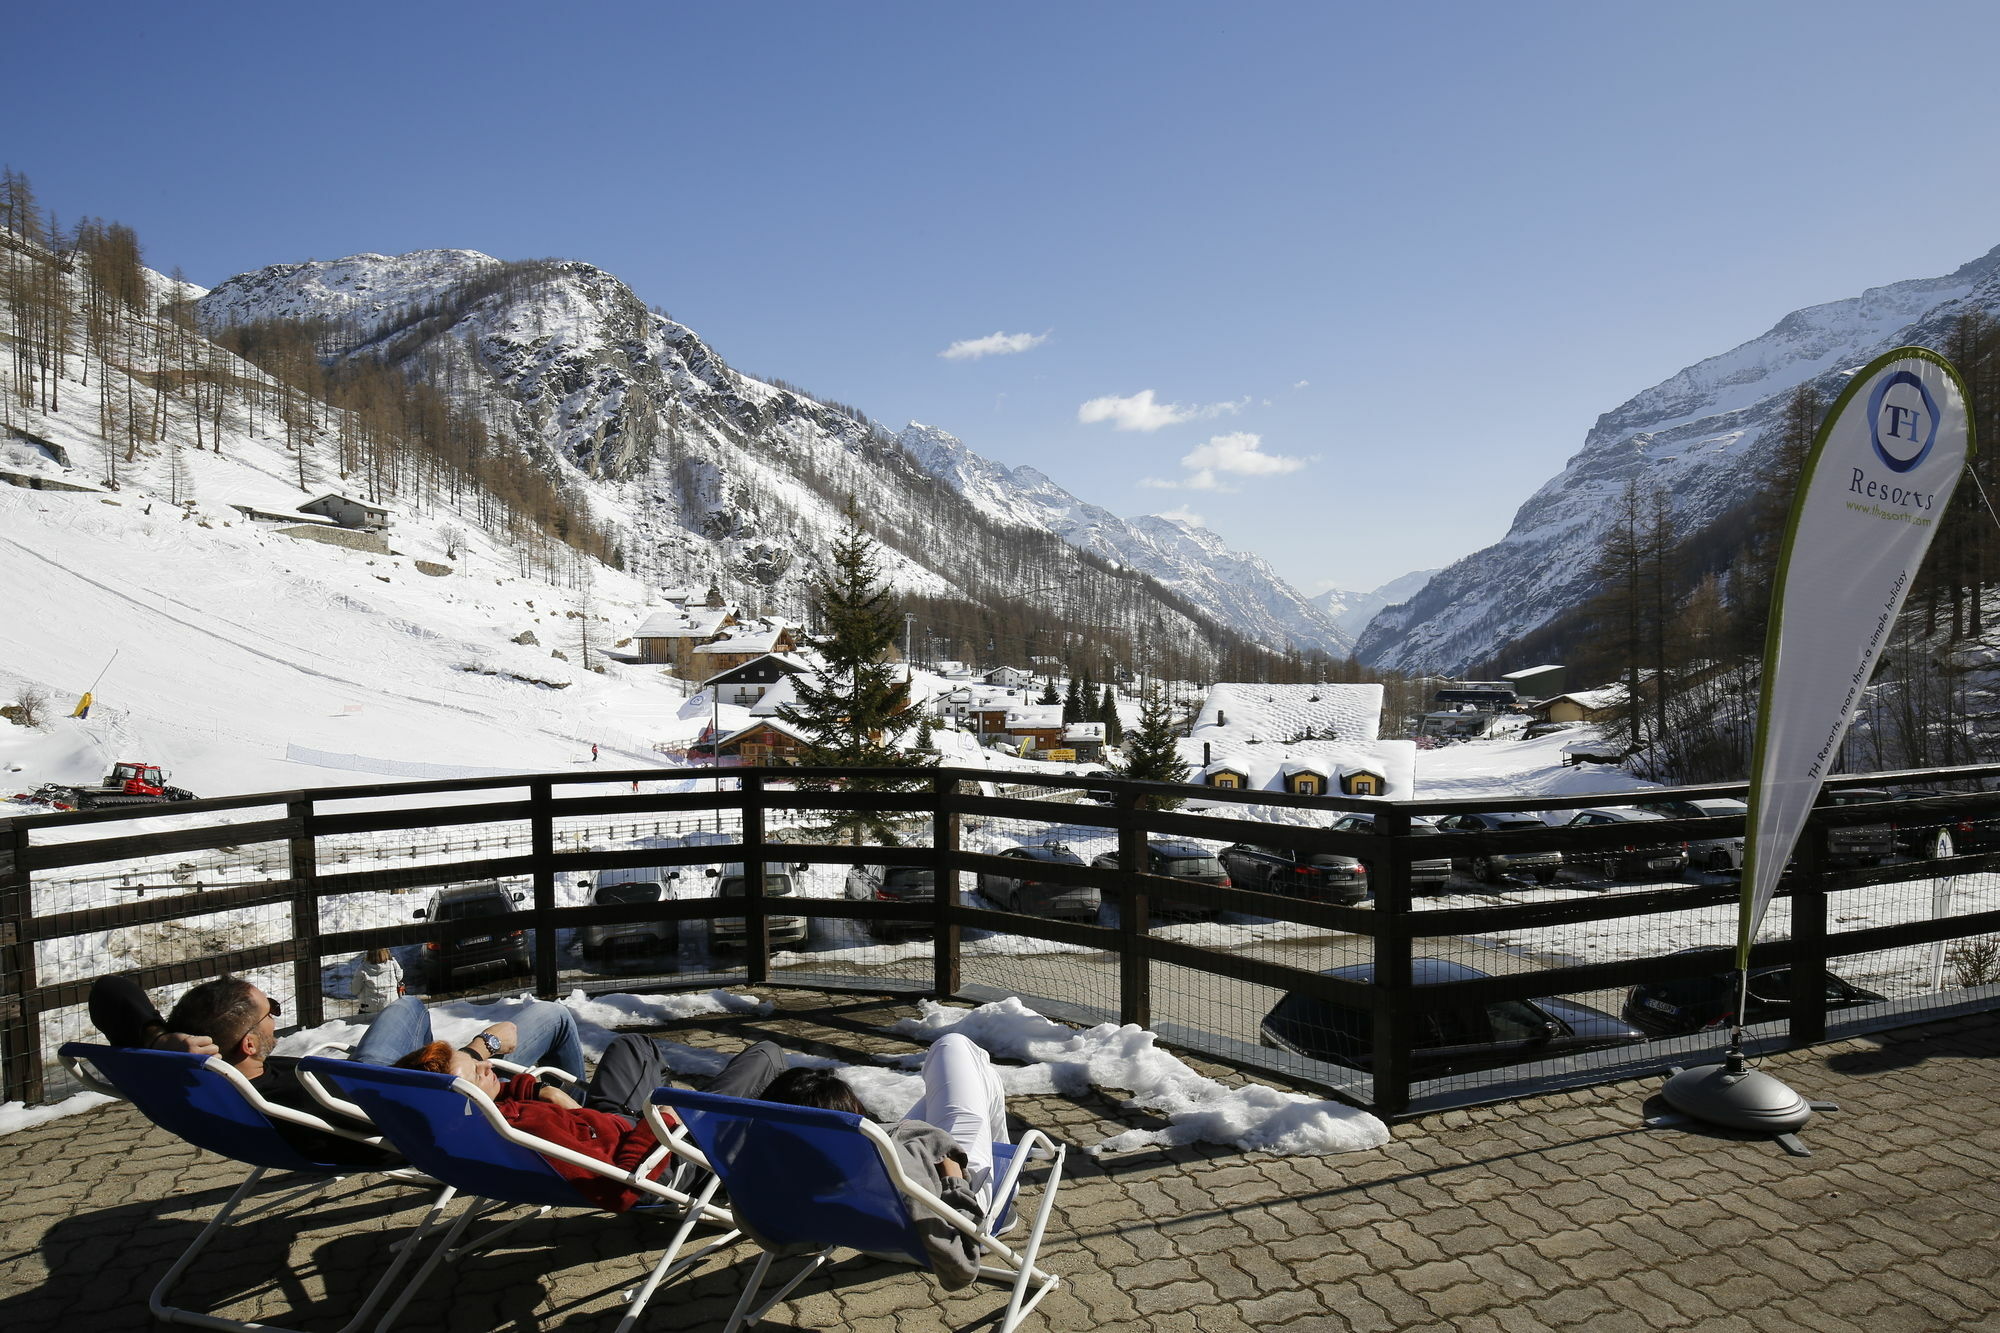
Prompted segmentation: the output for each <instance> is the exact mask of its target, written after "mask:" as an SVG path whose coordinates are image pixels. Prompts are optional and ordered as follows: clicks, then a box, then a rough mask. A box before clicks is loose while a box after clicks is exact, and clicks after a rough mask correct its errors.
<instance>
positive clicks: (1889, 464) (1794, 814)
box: [1736, 347, 1972, 968]
mask: <svg viewBox="0 0 2000 1333" xmlns="http://www.w3.org/2000/svg"><path fill="white" fill-rule="evenodd" d="M1971 452H1972V423H1971V421H1970V419H1969V417H1968V415H1967V412H1966V403H1965V385H1964V382H1963V381H1961V380H1960V379H1959V377H1958V372H1957V371H1956V370H1954V369H1953V368H1952V366H1951V364H1950V363H1949V362H1948V361H1946V360H1945V359H1944V358H1943V357H1941V356H1939V355H1938V354H1937V353H1935V352H1932V351H1930V350H1928V349H1926V348H1922V347H1900V348H1897V349H1896V350H1895V351H1893V352H1889V353H1887V354H1885V355H1883V356H1880V357H1877V358H1876V359H1875V360H1873V361H1871V362H1869V363H1868V364H1867V365H1866V366H1864V367H1863V368H1862V369H1861V370H1859V371H1858V372H1856V373H1855V375H1854V377H1853V380H1852V381H1851V382H1850V383H1849V384H1848V386H1847V388H1846V389H1845V390H1844V391H1842V393H1841V395H1840V397H1839V399H1838V400H1836V401H1835V403H1834V405H1833V410H1832V411H1831V412H1829V413H1828V414H1827V418H1826V421H1825V423H1824V424H1823V425H1821V427H1820V428H1819V433H1818V435H1817V436H1815V437H1814V439H1813V445H1812V451H1811V453H1809V454H1808V455H1807V457H1806V462H1805V467H1804V469H1803V470H1802V471H1801V473H1800V476H1799V484H1798V492H1797V494H1796V495H1795V497H1794V498H1793V501H1792V512H1791V518H1790V520H1789V521H1788V522H1787V524H1786V526H1785V537H1784V544H1783V547H1782V548H1781V550H1780V554H1779V557H1778V571H1777V579H1776V583H1775V585H1774V586H1773V588H1772V592H1771V618H1770V624H1769V628H1768V630H1767V631H1766V637H1765V641H1764V681H1763V692H1762V699H1761V706H1760V707H1759V709H1758V713H1757V745H1756V754H1755V757H1754V758H1753V759H1752V760H1751V765H1750V782H1751V787H1750V813H1749V817H1748V837H1747V839H1746V843H1745V847H1744V858H1743V900H1742V908H1741V914H1740V916H1739V920H1738V928H1737V939H1736V965H1737V967H1738V968H1743V967H1747V966H1748V965H1749V959H1750V945H1751V942H1752V941H1754V940H1755V939H1756V938H1757V928H1758V926H1759V925H1760V924H1761V923H1762V921H1763V919H1764V909H1765V908H1766V907H1768V906H1769V905H1770V902H1771V895H1772V892H1773V891H1774V890H1775V889H1776V888H1777V886H1778V879H1779V876H1781V875H1782V874H1783V873H1784V869H1785V862H1786V860H1787V859H1788V858H1789V857H1790V856H1791V853H1792V847H1793V844H1794V843H1796V842H1797V841H1798V836H1799V831H1800V830H1801V829H1802V828H1804V827H1805V822H1806V817H1807V815H1808V814H1810V813H1811V811H1812V806H1813V802H1814V800H1815V799H1817V798H1818V795H1819V788H1820V783H1821V782H1822V781H1823V780H1824V779H1825V777H1826V775H1827V774H1828V772H1830V771H1831V769H1832V766H1833V764H1834V762H1835V760H1836V759H1837V757H1838V756H1839V754H1840V742H1841V740H1842V738H1844V737H1845V736H1846V735H1847V726H1848V723H1849V721H1850V720H1851V719H1852V718H1853V716H1854V709H1855V706H1856V705H1857V704H1859V703H1860V701H1861V695H1862V691H1863V690H1865V689H1866V688H1867V686H1868V678H1869V676H1870V675H1871V674H1872V673H1873V671H1874V670H1875V662H1876V659H1877V658H1879V657H1880V656H1881V654H1882V645H1883V644H1884V643H1885V642H1886V641H1887V639H1888V637H1889V633H1890V630H1891V628H1892V627H1893V626H1894V624H1895V622H1896V615H1897V613H1898V612H1900V611H1901V610H1902V609H1903V599H1904V597H1906V596H1907V595H1908V594H1909V591H1910V585H1911V583H1912V582H1913V581H1914V580H1915V578H1916V573H1917V566H1918V565H1920V564H1921V563H1923V558H1924V552H1925V551H1926V550H1927V549H1929V547H1930V543H1931V538H1932V537H1933V536H1935V535H1936V533H1937V529H1938V524H1939V523H1940V522H1942V521H1943V517H1944V512H1945V507H1946V506H1947V505H1949V504H1950V503H1951V496H1952V491H1953V490H1954V489H1956V487H1957V485H1958V479H1959V476H1960V474H1961V473H1962V472H1963V471H1964V468H1965V460H1966V458H1967V457H1968V456H1969V455H1970V454H1971Z"/></svg>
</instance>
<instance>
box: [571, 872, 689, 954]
mask: <svg viewBox="0 0 2000 1333" xmlns="http://www.w3.org/2000/svg"><path fill="white" fill-rule="evenodd" d="M666 896H667V890H666V885H665V884H663V883H662V882H661V879H660V872H659V871H657V870H605V871H600V872H599V873H598V876H597V883H596V885H595V886H594V887H593V888H592V889H591V891H590V905H591V906H592V907H608V906H612V905H614V904H615V905H619V906H624V905H626V904H631V903H657V902H661V901H663V900H664V899H665V898H666ZM679 925H680V923H679V922H677V921H660V920H657V919H654V920H647V921H620V922H617V923H616V924H609V925H589V926H585V927H584V928H583V929H582V930H581V931H580V932H578V943H579V945H580V946H581V948H582V949H583V956H584V957H585V958H594V957H598V956H600V955H603V954H608V953H616V952H619V951H621V950H622V951H625V952H629V953H653V952H656V951H658V950H660V949H664V948H667V947H668V946H670V945H672V944H673V943H674V942H675V941H676V940H677V939H678V937H679V935H678V932H679Z"/></svg>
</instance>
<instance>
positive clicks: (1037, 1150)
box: [647, 1088, 1064, 1333]
mask: <svg viewBox="0 0 2000 1333" xmlns="http://www.w3.org/2000/svg"><path fill="white" fill-rule="evenodd" d="M659 1106H670V1107H672V1108H673V1109H674V1111H675V1113H676V1114H677V1115H679V1117H680V1119H681V1122H682V1124H683V1125H685V1126H686V1128H687V1132H688V1133H689V1134H690V1135H691V1136H692V1137H693V1139H694V1141H695V1144H696V1145H697V1146H698V1147H699V1148H700V1150H701V1153H702V1155H703V1157H704V1159H705V1160H706V1162H707V1164H708V1165H709V1166H711V1167H712V1168H713V1170H714V1171H715V1174H716V1175H717V1176H718V1177H719V1178H720V1179H721V1181H722V1183H723V1186H724V1187H725V1188H726V1189H727V1190H728V1191H729V1206H730V1208H731V1210H732V1211H733V1212H734V1213H735V1215H736V1219H737V1224H738V1225H739V1226H740V1227H741V1228H742V1229H743V1233H744V1234H745V1235H747V1236H749V1237H750V1238H751V1239H752V1240H755V1241H756V1242H757V1243H758V1244H759V1245H760V1246H762V1247H763V1250H764V1252H763V1253H762V1254H761V1255H759V1256H758V1258H757V1267H756V1270H755V1271H754V1272H753V1273H752V1274H751V1276H750V1282H749V1285H748V1287H747V1288H746V1290H745V1291H744V1293H743V1299H742V1300H741V1301H739V1302H738V1303H737V1306H736V1309H735V1311H734V1313H732V1314H731V1315H730V1317H729V1324H728V1326H727V1327H726V1328H725V1329H724V1333H737V1330H739V1329H741V1328H742V1327H743V1326H744V1325H745V1324H755V1323H757V1321H759V1320H760V1319H762V1318H763V1317H764V1316H765V1315H766V1314H768V1313H769V1312H770V1310H771V1308H772V1307H773V1306H775V1305H777V1304H778V1303H779V1302H780V1301H782V1300H784V1299H785V1297H787V1296H789V1295H790V1294H791V1293H792V1290H793V1289H794V1288H796V1287H797V1286H798V1285H799V1283H801V1282H803V1281H804V1280H805V1279H806V1278H807V1277H808V1276H810V1275H811V1274H812V1273H813V1272H814V1271H816V1270H817V1269H819V1268H820V1267H821V1266H822V1265H824V1264H825V1263H827V1262H828V1261H829V1260H830V1259H832V1257H833V1255H834V1252H835V1251H836V1250H843V1249H846V1250H859V1251H861V1252H862V1253H864V1254H868V1255H872V1256H874V1257H876V1258H880V1259H888V1260H891V1261H894V1262H897V1263H906V1264H912V1265H915V1266H916V1267H918V1268H921V1269H923V1270H924V1271H925V1272H931V1271H933V1269H932V1265H931V1260H930V1256H929V1253H928V1251H926V1250H925V1248H924V1242H923V1237H922V1236H921V1235H920V1234H919V1233H918V1231H917V1226H916V1223H917V1220H918V1219H919V1218H920V1217H937V1218H941V1219H943V1221H944V1222H945V1223H946V1224H947V1225H948V1226H951V1227H953V1228H954V1229H956V1230H957V1231H958V1232H959V1233H960V1234H961V1235H964V1236H966V1237H968V1238H970V1239H971V1240H972V1241H973V1243H974V1244H975V1245H977V1246H978V1247H979V1249H980V1250H981V1252H982V1254H983V1256H984V1257H985V1258H986V1259H987V1260H988V1261H989V1262H986V1263H982V1264H981V1265H980V1267H979V1278H980V1279H981V1280H983V1281H986V1282H992V1283H996V1284H999V1285H1004V1286H1007V1287H1009V1288H1010V1289H1011V1294H1010V1296H1009V1298H1008V1301H1007V1307H1006V1313H1005V1316H1004V1317H1003V1318H1002V1319H1001V1321H1000V1325H999V1330H998V1333H1013V1330H1014V1329H1015V1328H1017V1327H1018V1326H1019V1325H1020V1323H1021V1321H1022V1320H1023V1319H1024V1318H1026V1317H1027V1315H1028V1312H1029V1311H1031V1310H1033V1309H1034V1308H1035V1306H1036V1304H1038V1303H1039V1302H1040V1301H1041V1299H1042V1297H1044V1296H1046V1295H1047V1294H1048V1293H1049V1292H1050V1291H1051V1290H1052V1289H1053V1288H1054V1287H1055V1286H1056V1285H1057V1284H1058V1283H1060V1281H1061V1279H1060V1278H1058V1277H1056V1276H1055V1274H1053V1273H1048V1272H1044V1271H1043V1270H1041V1269H1039V1268H1036V1267H1035V1255H1036V1252H1037V1251H1038V1250H1040V1249H1041V1245H1042V1233H1043V1232H1044V1231H1045V1230H1046V1229H1047V1227H1048V1223H1049V1211H1050V1209H1051V1208H1052V1207H1053V1206H1054V1204H1055V1197H1056V1186H1057V1185H1058V1184H1059V1183H1061V1180H1062V1169H1063V1153H1064V1149H1063V1148H1062V1146H1061V1145H1060V1144H1057V1143H1056V1142H1055V1141H1054V1140H1052V1139H1050V1138H1049V1136H1048V1135H1046V1134H1044V1133H1042V1132H1041V1131H1040V1130H1030V1131H1028V1133H1027V1134H1025V1135H1024V1136H1022V1139H1021V1141H1020V1142H1019V1143H1016V1144H1005V1143H996V1144H994V1145H993V1165H994V1171H995V1173H996V1174H995V1178H994V1181H993V1203H992V1205H991V1208H990V1210H989V1212H988V1215H987V1216H986V1217H984V1218H982V1219H980V1220H978V1221H976V1222H975V1221H973V1220H972V1219H970V1218H968V1217H966V1215H965V1214H963V1213H961V1212H959V1211H958V1210H957V1209H956V1208H953V1207H952V1206H951V1205H950V1204H947V1203H946V1202H944V1200H942V1199H940V1198H938V1197H937V1195H935V1194H933V1193H932V1192H931V1191H930V1190H929V1189H928V1188H927V1187H926V1186H925V1185H923V1184H921V1183H919V1182H918V1181H916V1180H913V1179H911V1178H910V1176H909V1175H908V1174H906V1173H905V1172H904V1170H903V1166H902V1162H901V1160H900V1159H899V1157H898V1154H897V1151H896V1146H895V1143H894V1142H893V1141H892V1140H891V1139H890V1138H889V1135H888V1133H887V1131H885V1130H884V1129H883V1128H882V1127H881V1126H880V1125H877V1124H874V1123H873V1122H872V1121H869V1120H867V1119H865V1118H863V1117H861V1116H858V1115H850V1114H848V1113H847V1112H844V1111H823V1110H819V1109H817V1108H813V1107H804V1106H786V1105H780V1104H777V1103H774V1102H759V1101H748V1100H745V1099H743V1098H740V1097H718V1096H715V1095H713V1094H711V1093H705V1092H687V1091H684V1090H682V1089H680V1088H660V1089H658V1090H656V1091H655V1092H654V1093H653V1105H651V1106H649V1107H647V1116H648V1119H649V1120H650V1121H657V1120H658V1114H657V1109H656V1108H657V1107H659ZM656 1132H657V1131H656ZM1031 1157H1045V1158H1049V1159H1051V1166H1050V1168H1049V1178H1048V1183H1047V1184H1046V1185H1044V1186H1043V1188H1042V1204H1041V1207H1040V1209H1039V1210H1038V1211H1037V1212H1036V1215H1035V1222H1034V1225H1033V1227H1032V1228H1030V1230H1029V1232H1028V1235H1027V1239H1026V1242H1025V1243H1024V1244H1023V1245H1022V1246H1021V1249H1020V1250H1019V1252H1016V1251H1015V1250H1013V1249H1011V1248H1009V1247H1008V1246H1007V1245H1006V1244H1005V1243H1003V1242H1002V1241H1001V1240H1000V1233H1002V1232H1004V1231H1006V1230H1007V1229H1008V1227H1009V1214H1010V1212H1011V1210H1012V1207H1013V1202H1014V1194H1015V1191H1016V1190H1017V1189H1018V1188H1019V1185H1020V1180H1021V1171H1022V1168H1023V1167H1025V1166H1026V1165H1027V1163H1028V1160H1029V1159H1030V1158H1031ZM809 1252H810V1253H811V1254H812V1258H811V1259H810V1260H809V1261H808V1262H807V1263H806V1265H805V1266H804V1267H803V1268H802V1269H800V1271H799V1272H798V1273H797V1274H796V1275H794V1276H793V1278H792V1280H791V1281H789V1282H787V1283H786V1284H785V1285H784V1286H783V1287H782V1288H780V1289H779V1291H778V1293H777V1294H776V1295H774V1296H772V1297H770V1298H769V1299H768V1300H766V1301H765V1302H764V1303H763V1304H762V1305H759V1306H757V1307H756V1309H755V1310H754V1311H753V1310H752V1309H751V1306H752V1304H753V1303H754V1302H755V1301H756V1299H757V1294H758V1292H759V1291H760V1290H761V1289H762V1287H763V1284H764V1279H765V1276H766V1275H767V1274H768V1273H769V1272H770V1268H771V1263H772V1260H774V1259H776V1258H778V1257H780V1255H793V1254H802V1253H809ZM1031 1287H1032V1288H1033V1294H1032V1295H1030V1294H1029V1289H1030V1288H1031Z"/></svg>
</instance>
